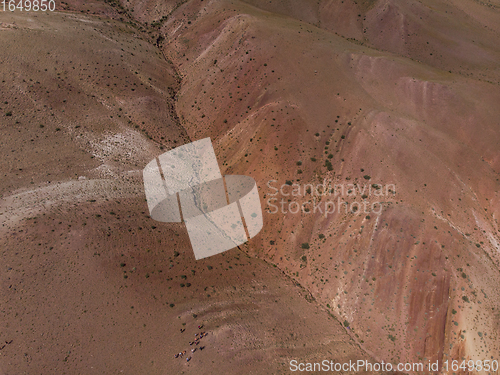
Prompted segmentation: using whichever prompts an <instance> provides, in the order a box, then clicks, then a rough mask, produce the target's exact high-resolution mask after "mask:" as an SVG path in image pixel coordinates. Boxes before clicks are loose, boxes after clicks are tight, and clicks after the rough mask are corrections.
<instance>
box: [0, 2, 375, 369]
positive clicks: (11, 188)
mask: <svg viewBox="0 0 500 375" xmlns="http://www.w3.org/2000/svg"><path fill="white" fill-rule="evenodd" d="M97 5H98V4H97ZM97 5H96V6H95V8H93V9H105V10H106V12H107V13H108V14H114V13H113V9H111V8H108V7H107V6H102V7H99V6H97ZM89 6H90V5H89ZM117 14H119V13H117ZM143 36H144V34H140V33H139V32H137V30H135V29H133V28H132V27H130V26H129V25H125V24H123V23H118V22H115V21H110V20H102V19H98V18H95V17H89V16H86V15H80V14H65V13H54V14H48V15H47V14H38V15H33V14H30V15H24V16H22V15H15V14H10V13H7V14H1V15H0V45H1V46H2V50H3V51H12V53H9V54H4V55H2V57H1V62H2V64H1V69H2V70H1V77H0V81H1V83H0V85H1V86H0V88H1V89H0V102H1V104H0V107H1V110H0V131H1V132H2V133H1V138H0V149H1V155H2V163H1V164H0V170H1V174H2V177H3V178H2V182H1V185H0V255H1V258H2V261H1V263H2V269H1V273H0V278H1V282H0V286H1V292H0V301H1V303H0V305H1V306H2V307H1V309H0V343H1V344H0V373H1V374H32V373H40V374H78V373H85V374H91V373H96V374H116V373H123V374H131V375H132V374H134V375H135V374H178V373H183V372H185V373H206V374H214V373H234V374H248V373H257V374H276V373H280V372H282V373H283V372H287V369H288V363H289V361H290V359H297V360H299V361H319V360H323V359H325V358H328V359H330V360H335V361H339V362H341V363H343V362H348V361H349V360H353V361H354V360H357V359H358V358H370V357H369V356H367V354H366V353H365V352H364V351H363V350H362V349H360V347H359V346H358V345H357V344H356V343H355V341H354V340H352V339H351V338H350V337H349V335H348V334H347V333H346V332H345V329H344V328H343V327H342V325H341V324H340V323H339V321H338V320H336V318H335V317H334V316H333V315H332V314H331V312H328V311H327V310H326V309H325V308H324V307H323V306H322V305H321V304H319V303H317V302H316V301H315V300H314V298H313V297H312V296H311V295H310V293H309V292H308V291H307V290H305V289H304V288H302V287H300V286H299V285H297V284H296V283H295V282H294V281H293V280H292V279H291V278H290V277H288V276H287V275H285V274H284V273H282V272H281V271H280V270H279V269H277V268H274V267H272V266H271V265H269V264H268V263H266V262H264V261H263V260H260V259H256V258H250V257H248V256H247V255H245V254H244V253H242V252H241V251H240V250H238V249H234V250H231V251H230V252H227V253H224V254H221V255H219V256H215V257H211V258H209V259H206V260H203V261H195V259H194V256H193V253H192V250H191V246H190V244H189V241H188V239H187V233H186V230H185V228H184V227H183V226H182V225H180V224H176V225H166V224H162V223H157V222H154V221H153V220H151V218H150V217H149V216H148V213H147V205H146V202H145V198H144V191H143V186H142V173H141V171H142V168H144V166H145V165H146V163H147V162H149V161H150V160H151V159H152V158H153V157H154V156H156V155H159V154H160V153H162V152H164V150H167V149H170V148H173V147H175V146H176V145H180V144H183V143H186V142H189V137H188V135H187V133H186V131H185V130H184V128H183V127H182V126H181V125H180V124H179V120H178V119H177V117H176V115H175V111H174V105H175V100H174V98H175V94H176V92H177V90H178V89H179V81H178V77H177V74H176V71H175V69H174V67H173V66H172V65H171V64H170V63H168V62H166V61H165V59H164V57H163V56H162V54H161V52H160V51H158V50H157V49H156V48H155V47H154V46H153V45H151V44H149V43H148V42H146V41H145V40H144V39H143V38H142V37H143ZM198 325H203V326H204V327H203V331H205V332H207V333H208V336H207V337H205V338H204V339H203V340H202V341H201V345H200V346H203V347H204V349H203V350H198V351H197V352H195V353H193V354H192V360H191V361H190V362H187V361H186V357H184V358H183V359H178V358H177V359H176V358H174V354H176V353H179V352H180V351H182V350H187V351H190V349H191V348H192V347H191V346H190V345H189V342H190V341H192V340H194V338H195V336H194V334H195V333H199V332H201V330H199V329H198V328H197V326H198ZM181 330H185V331H184V332H181Z"/></svg>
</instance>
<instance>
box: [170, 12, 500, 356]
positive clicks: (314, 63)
mask: <svg viewBox="0 0 500 375" xmlns="http://www.w3.org/2000/svg"><path fill="white" fill-rule="evenodd" d="M401 7H402V8H401V9H404V6H403V5H401ZM370 9H371V10H373V8H370ZM370 9H369V10H368V11H371V10H370ZM445 14H446V12H445ZM492 14H493V15H494V14H495V13H492ZM433 17H434V18H436V17H444V16H443V14H442V13H441V12H440V11H439V10H432V11H431V10H429V18H428V20H427V23H426V25H427V27H428V28H429V30H430V29H432V28H439V27H442V28H443V30H446V32H451V33H453V31H452V30H453V28H450V27H451V26H450V27H448V26H447V25H446V24H445V25H441V24H439V23H438V22H437V21H435V22H434V21H433V19H434V18H433ZM450 20H451V18H450ZM462 21H463V22H462ZM462 21H461V22H462V24H461V26H463V27H465V28H467V27H469V28H470V29H471V30H472V31H471V32H473V33H474V34H472V35H473V36H474V38H475V37H476V36H477V37H478V38H477V39H478V40H483V41H484V40H485V34H484V33H483V32H482V31H481V32H479V31H477V33H475V32H474V27H476V26H474V25H476V24H475V22H476V21H473V20H472V21H470V23H467V22H466V20H465V19H463V20H462ZM381 25H382V24H381ZM383 25H384V27H388V25H387V24H386V23H384V24H383ZM447 27H448V29H447ZM485 29H486V28H485ZM160 30H161V32H163V33H164V35H165V42H164V44H163V49H164V51H165V53H166V54H167V56H169V58H170V59H171V60H172V61H173V62H174V64H175V65H176V66H178V68H179V71H180V74H181V75H182V77H183V84H182V87H181V90H180V92H179V94H178V98H179V100H178V102H177V107H176V108H177V111H178V115H179V117H180V119H181V123H182V125H183V126H184V127H185V128H186V130H187V132H188V134H189V135H190V136H191V137H192V138H194V139H199V138H202V137H206V136H210V137H212V139H214V140H215V143H216V144H217V145H218V154H219V157H220V159H221V160H223V163H224V166H225V167H226V168H227V169H226V171H227V173H242V174H250V175H252V176H254V177H256V179H258V181H259V185H260V189H261V193H262V198H263V204H264V205H265V206H268V207H267V208H268V209H269V210H270V211H273V210H274V208H273V207H272V206H270V205H269V204H267V200H268V199H269V198H270V197H271V194H274V192H275V191H274V190H273V189H271V188H269V185H268V181H270V180H277V182H276V183H273V184H274V186H278V187H279V186H280V185H282V184H285V183H286V181H290V183H298V184H299V185H300V184H304V183H321V182H322V181H323V180H324V179H325V178H326V179H327V181H332V182H335V183H337V184H341V183H342V184H344V186H345V187H346V190H348V189H349V185H348V184H353V183H357V184H358V187H357V188H356V191H359V189H363V187H364V185H366V184H368V186H371V185H372V184H376V185H382V186H383V187H386V186H387V185H394V186H395V189H394V190H395V191H396V194H395V195H394V194H392V193H387V191H385V190H384V193H385V194H384V195H383V196H382V197H377V196H376V195H375V194H373V195H371V196H369V197H367V200H368V201H369V202H370V203H373V202H377V201H380V200H383V201H384V202H386V203H385V204H384V209H383V211H382V212H381V213H380V214H377V213H369V214H360V213H359V211H358V212H357V213H354V214H345V212H344V213H338V212H337V213H336V214H331V215H327V216H326V217H325V215H324V213H319V212H317V213H316V214H314V213H313V212H308V213H305V212H303V213H300V212H299V213H298V214H292V213H289V212H288V213H286V214H285V213H283V212H282V209H281V208H280V210H279V212H278V213H276V214H271V213H269V214H268V215H266V219H265V220H266V222H265V229H264V231H263V233H262V234H261V236H260V241H259V242H258V243H255V242H257V241H255V242H254V243H253V246H251V247H250V249H249V253H250V254H253V255H256V256H259V257H263V258H264V259H269V260H271V261H273V262H275V263H276V264H277V265H278V267H280V268H281V269H282V270H284V271H286V272H287V273H288V274H289V275H290V276H291V277H294V278H296V279H297V280H298V281H299V282H300V283H302V284H303V285H305V286H306V287H307V288H309V289H310V290H311V291H313V294H314V295H315V296H317V297H319V298H320V300H321V301H322V302H323V303H324V305H325V306H326V305H327V306H330V308H331V309H332V311H334V312H335V314H336V315H337V316H338V317H339V318H340V320H342V321H343V320H344V319H345V320H347V321H348V322H349V323H350V325H351V326H350V328H351V329H350V330H349V332H350V333H351V334H352V336H353V338H355V339H356V340H358V342H359V343H360V344H362V346H363V348H365V349H366V350H367V351H368V352H370V353H373V354H374V355H375V356H376V357H377V358H382V359H386V360H392V361H395V362H397V361H400V360H406V361H417V360H423V359H424V358H425V359H426V360H427V359H432V360H436V359H439V360H442V359H446V358H451V359H461V357H464V358H472V359H481V358H483V357H487V358H490V357H491V356H493V357H495V356H498V351H499V338H498V336H497V329H496V327H498V319H499V311H498V309H499V307H500V306H499V298H498V291H497V285H498V283H499V281H500V280H499V276H500V275H499V262H500V255H499V242H500V238H499V230H500V229H499V224H498V216H499V214H500V212H499V210H500V205H499V171H500V165H499V161H500V160H499V154H498V145H499V133H498V126H499V124H498V118H499V115H500V113H499V111H498V106H497V105H496V103H498V101H499V99H500V91H499V89H498V87H499V86H498V84H496V83H495V81H494V79H495V74H496V73H495V72H496V70H492V73H491V72H490V73H491V75H489V78H488V80H491V82H485V80H483V79H475V78H474V76H473V75H471V76H470V77H464V74H463V73H464V71H460V72H456V73H454V72H453V71H452V73H450V72H449V71H448V69H446V70H444V69H441V68H442V67H443V66H444V65H446V64H444V65H443V64H442V63H440V62H439V61H440V60H439V58H441V54H443V59H445V58H446V59H447V60H446V61H451V62H456V63H457V64H458V63H460V64H462V65H463V67H464V69H467V68H468V67H469V66H470V69H472V70H474V71H479V70H481V69H483V70H484V71H486V70H485V69H487V68H488V67H489V65H488V64H490V63H491V64H493V65H492V66H493V68H495V69H496V68H497V67H496V66H495V65H494V62H495V61H498V59H497V57H498V54H497V51H496V49H495V48H496V47H495V46H491V45H489V44H488V43H485V44H484V45H483V47H482V48H484V49H485V50H486V51H487V53H488V54H489V55H490V56H495V57H492V58H491V59H490V58H485V57H484V58H481V57H480V56H478V55H477V53H476V54H474V55H472V54H470V55H469V54H468V52H467V48H466V49H465V50H464V52H463V53H458V52H457V50H456V49H449V50H446V49H439V53H440V56H439V58H437V57H433V58H431V57H429V58H428V59H424V58H423V57H421V58H418V56H416V55H411V54H410V57H413V60H412V59H408V58H404V57H401V56H397V55H394V54H390V53H386V52H383V51H379V50H375V49H371V48H368V47H367V46H362V45H360V44H359V43H351V42H349V41H347V40H345V39H343V38H341V37H340V36H338V35H335V34H334V33H331V32H328V31H326V30H321V29H318V28H316V27H314V26H311V25H309V24H307V23H303V22H299V21H297V20H294V19H291V18H287V17H282V16H276V15H273V14H272V13H269V12H267V11H261V10H259V9H257V8H255V7H250V6H247V5H245V4H243V3H237V2H217V3H215V2H214V3H208V4H207V3H199V2H188V3H186V4H184V5H182V6H181V7H179V8H178V9H177V10H176V11H175V12H174V13H173V14H171V15H170V16H169V17H167V18H166V21H165V22H163V27H162V28H161V29H160ZM450 30H451V31H450ZM485 33H493V31H492V30H487V31H485ZM422 35H425V33H424V34H421V37H422ZM456 35H457V34H456ZM495 35H496V34H495ZM457 37H458V36H457ZM384 40H385V41H386V43H387V45H390V46H393V42H391V41H390V39H387V38H385V39H384ZM375 42H376V40H372V41H371V42H370V43H372V44H375ZM467 43H469V42H467ZM467 43H466V44H467ZM417 44H418V43H417ZM417 44H416V45H417ZM367 45H368V44H367ZM488 46H490V47H488ZM428 51H429V50H428ZM471 51H472V50H471ZM394 52H398V53H400V54H402V55H404V53H403V52H402V51H399V50H397V49H394ZM431 52H432V51H431ZM457 53H458V54H457ZM429 56H434V53H433V55H430V53H429ZM417 58H418V59H419V60H421V62H419V61H415V60H416V59H417ZM475 59H476V60H475ZM430 60H432V62H431V61H430ZM443 61H444V60H443ZM482 64H483V65H482ZM484 64H486V65H484ZM488 69H489V68H488ZM490 73H488V74H490ZM329 155H332V156H331V157H329ZM327 161H328V162H330V163H331V167H329V166H328V163H327ZM297 164H300V166H299V165H297ZM329 169H331V170H329ZM299 170H300V172H301V173H299ZM365 176H366V177H365ZM290 190H291V188H290ZM290 190H289V191H288V192H290ZM351 190H354V188H351ZM380 193H381V192H379V194H380ZM301 195H303V196H300V197H291V196H282V195H281V194H280V193H278V195H277V198H278V201H279V199H281V198H284V199H285V207H288V208H290V205H289V202H288V200H289V199H290V200H293V201H297V202H299V203H300V204H301V203H303V202H305V201H308V200H311V201H312V200H313V199H314V198H315V199H316V201H317V200H318V199H321V197H313V196H311V195H308V194H303V193H302V194H301ZM304 195H305V196H304ZM346 195H347V194H346ZM353 195H354V194H351V195H350V196H349V197H346V196H344V197H342V198H343V200H347V201H348V202H349V203H352V202H353V201H355V200H357V201H358V202H360V203H361V201H362V200H363V198H362V195H363V194H362V193H357V194H356V195H355V196H353ZM322 199H323V201H322V202H323V204H324V203H325V202H326V201H328V200H329V197H323V198H322ZM335 202H336V199H335ZM309 207H312V206H309ZM361 207H362V206H361ZM303 244H304V245H303ZM303 247H305V248H303ZM307 247H308V248H307ZM485 333H486V334H485ZM457 356H458V357H460V358H457Z"/></svg>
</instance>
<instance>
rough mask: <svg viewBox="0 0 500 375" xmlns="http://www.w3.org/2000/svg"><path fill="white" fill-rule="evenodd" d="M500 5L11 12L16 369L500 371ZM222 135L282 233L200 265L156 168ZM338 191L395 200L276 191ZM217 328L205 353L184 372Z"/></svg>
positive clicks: (7, 281) (227, 161)
mask: <svg viewBox="0 0 500 375" xmlns="http://www.w3.org/2000/svg"><path fill="white" fill-rule="evenodd" d="M499 6H500V5H499V4H496V3H494V2H490V3H479V2H472V1H461V0H455V1H446V2H441V3H436V2H433V1H422V2H411V1H408V2H402V3H399V2H393V1H377V2H370V3H369V2H362V1H358V2H357V3H356V2H351V1H321V2H298V1H289V2H285V1H283V2H271V3H269V2H264V1H262V2H261V1H253V2H250V1H249V2H236V1H233V2H231V1H219V2H208V1H188V2H183V3H180V2H179V3H175V2H161V4H160V3H159V2H154V1H149V2H145V3H142V2H135V1H131V2H126V3H123V4H122V5H120V6H118V5H117V4H107V5H106V4H103V3H99V2H95V3H88V4H87V3H86V4H82V3H77V2H74V3H70V4H68V5H67V6H66V8H68V9H73V10H78V11H81V12H84V13H89V12H90V13H93V12H95V13H96V14H100V15H102V16H103V17H113V18H114V19H115V21H109V19H107V18H104V20H101V19H98V18H90V17H88V16H84V15H80V14H78V13H60V14H51V15H48V16H45V15H39V16H37V17H36V18H33V19H32V20H31V21H30V20H29V19H28V18H29V17H21V16H12V15H2V16H0V17H1V18H0V22H2V26H1V29H0V33H1V34H0V35H2V36H5V37H3V38H2V39H1V43H2V44H4V46H3V48H2V49H3V50H8V49H9V48H11V49H12V48H15V49H16V51H19V52H18V54H15V55H14V54H13V55H8V56H3V57H2V59H3V60H2V81H5V82H2V83H1V85H2V86H1V90H0V96H1V98H0V99H1V103H4V102H7V104H0V108H1V109H0V115H1V116H2V122H1V123H0V124H1V131H2V137H1V141H0V146H1V147H2V155H3V156H4V162H3V163H2V167H1V168H2V170H1V171H0V172H1V173H2V174H3V175H4V179H3V180H2V182H1V183H0V184H1V191H0V193H1V194H2V197H1V198H2V201H1V206H0V208H1V214H2V215H1V216H0V217H2V239H1V242H0V249H1V250H2V256H3V259H4V260H3V263H4V265H5V270H4V272H2V285H3V286H2V294H1V298H2V306H3V308H2V314H3V317H2V321H3V322H5V323H4V324H3V325H2V328H1V333H0V340H5V341H9V340H13V342H12V343H11V344H8V345H6V347H5V348H4V349H2V350H1V351H0V355H1V361H0V370H1V371H3V372H4V373H32V372H33V371H34V370H37V371H38V372H42V373H54V371H55V372H56V373H63V372H66V373H68V374H70V373H88V372H90V371H89V370H88V369H89V368H91V367H93V368H94V370H95V372H96V373H116V372H119V371H120V370H123V372H124V373H131V374H136V373H152V374H153V373H154V374H156V373H162V374H163V373H168V374H170V373H174V374H175V373H181V372H182V371H185V372H186V373H194V372H195V371H196V370H200V371H203V373H207V374H208V373H233V372H236V373H256V374H263V373H289V370H288V362H289V361H290V360H291V359H298V360H300V361H304V362H306V361H312V360H321V359H325V358H326V359H335V360H337V361H341V362H344V361H348V360H349V359H370V360H372V361H375V360H378V361H382V360H384V361H390V362H393V363H398V362H424V363H427V362H428V361H429V360H431V361H436V360H439V361H443V360H446V359H448V360H450V361H451V360H460V361H461V360H462V359H466V360H469V359H474V360H486V359H496V360H499V359H500V338H499V336H498V332H499V328H500V298H499V292H498V285H500V253H499V251H500V226H499V222H498V220H499V215H500V195H499V188H500V182H499V179H500V175H499V174H500V154H499V152H498V150H499V144H500V133H499V126H500V123H499V119H500V109H499V107H498V103H499V102H500V89H499V82H500V80H499V78H500V77H499V64H498V63H499V61H500V60H499V59H500V53H499V47H498V46H499V45H500V43H499V31H500V30H499V27H498V25H500V22H499V21H500V15H499V13H498V9H499ZM87 8H88V9H87ZM120 18H122V20H123V21H127V22H129V24H123V23H120V22H119V20H120ZM146 23H147V24H146ZM77 32H78V34H76V33H77ZM159 36H162V38H160V39H158V37H159ZM49 40H50V41H51V43H48V41H49ZM75 41H76V42H75ZM149 41H152V42H153V43H156V42H158V44H159V45H160V51H161V52H162V53H160V52H159V50H158V49H156V48H155V47H154V46H153V45H151V43H149ZM80 43H82V44H81V45H80ZM73 61H75V62H77V63H76V64H75V63H73ZM97 63H99V64H97ZM72 64H73V65H72ZM110 65H112V66H110ZM59 66H60V68H59ZM73 68H75V69H73ZM111 68H112V69H111ZM44 69H47V71H45V70H44ZM14 72H15V73H14ZM108 76H109V77H108ZM150 78H151V79H150ZM30 79H32V81H30ZM37 81H38V82H39V83H38V84H37V83H36V82H37ZM115 84H116V86H115ZM108 85H109V86H108ZM42 88H43V89H42ZM70 89H71V91H70ZM132 89H134V91H132ZM66 98H67V99H66ZM64 100H66V102H64ZM87 108H88V109H87ZM8 111H11V112H12V116H4V115H5V114H6V113H7V112H8ZM63 111H64V112H63ZM111 116H113V117H112V118H111ZM16 122H17V123H16ZM40 124H42V125H44V127H43V128H41V127H39V125H40ZM77 126H79V127H78V128H77ZM57 129H59V130H57ZM208 136H209V137H211V138H212V141H213V143H214V147H215V148H216V153H217V156H218V159H219V162H220V166H221V169H222V171H223V172H224V173H227V174H245V175H250V176H252V177H253V178H255V179H256V181H257V182H258V185H259V189H260V194H261V198H262V199H261V203H262V206H263V210H264V228H263V230H262V232H261V233H260V234H259V235H258V236H257V237H256V238H254V239H253V240H251V241H250V242H249V243H248V244H247V245H246V246H244V247H242V250H243V252H241V251H239V250H237V249H235V250H231V251H229V252H227V253H224V254H221V255H218V256H215V257H212V258H209V259H206V260H202V261H195V260H194V257H193V256H192V253H191V250H190V246H189V243H188V241H187V236H186V232H185V230H184V229H183V228H182V226H179V225H168V224H162V223H156V222H154V221H152V220H151V219H149V218H148V217H147V206H146V204H145V202H144V196H143V192H142V181H141V173H140V172H141V169H142V168H143V167H144V166H145V164H146V163H147V162H148V161H149V160H150V159H152V158H153V157H154V156H155V155H158V154H160V153H161V152H163V151H162V150H167V149H170V148H173V147H175V146H176V145H179V144H183V143H186V142H189V141H190V140H196V139H201V138H204V137H208ZM162 137H163V138H162ZM31 139H33V141H32V140H31ZM56 142H57V143H56ZM329 163H331V166H330V167H329V165H330V164H329ZM325 179H326V181H330V182H331V183H332V184H333V183H335V184H343V185H344V186H346V190H347V189H351V190H353V191H354V192H356V193H349V194H348V193H347V192H346V194H345V195H344V196H342V197H341V200H345V201H347V202H349V203H350V204H352V203H353V202H359V203H362V201H363V199H364V198H362V194H363V193H360V189H361V190H362V189H363V187H364V186H365V185H367V186H371V185H372V184H376V185H381V186H382V189H381V190H376V189H375V188H371V189H372V190H371V191H372V193H371V194H370V195H369V196H367V197H366V200H367V201H368V202H370V203H374V202H383V209H382V211H381V212H380V213H377V212H369V213H361V212H360V210H358V211H357V212H354V213H351V212H350V213H346V212H345V211H343V212H341V213H338V212H336V213H334V214H330V215H326V216H325V215H324V214H321V213H314V212H311V211H312V209H311V211H310V212H302V213H297V214H292V213H289V212H288V213H286V214H284V213H274V214H273V213H271V212H272V211H273V207H272V206H271V205H270V204H269V203H268V199H270V198H273V197H276V198H278V200H280V199H281V198H284V199H285V202H286V201H287V200H288V199H292V200H293V201H296V202H299V203H300V204H302V203H304V202H308V201H314V200H316V201H317V200H321V202H323V204H325V202H327V201H330V200H332V201H334V202H335V203H337V199H336V197H335V198H334V197H333V196H318V195H316V196H313V195H314V194H309V193H304V191H302V194H301V196H300V197H293V196H282V195H281V194H278V195H276V196H273V195H272V194H273V193H274V190H273V189H272V188H270V187H269V185H268V181H270V180H276V182H272V183H271V186H278V187H279V186H280V185H283V184H284V185H285V186H286V188H285V193H286V192H290V191H291V190H292V187H289V186H288V185H286V182H287V181H289V183H297V184H299V185H300V186H302V187H303V186H304V184H306V183H309V184H319V183H321V182H323V181H324V180H325ZM48 181H50V183H49V182H48ZM349 184H356V185H349ZM387 186H390V188H391V190H392V191H394V192H395V193H394V194H393V193H392V192H388V191H387V190H385V189H386V188H387ZM375 192H378V193H379V194H380V193H381V192H383V193H384V194H383V195H382V196H377V195H376V194H375ZM367 195H368V194H367ZM94 200H95V201H94ZM287 207H288V203H287ZM309 207H312V206H311V205H310V206H309ZM360 207H363V206H360ZM96 215H100V216H96ZM153 227H155V228H153ZM139 228H142V229H139ZM165 243H166V244H169V246H168V247H165ZM174 252H178V253H179V255H178V256H175V255H176V254H177V253H174ZM272 265H275V266H276V268H274V267H272ZM208 266H210V267H212V269H210V270H209V269H208ZM230 267H231V268H230ZM193 271H194V272H193ZM182 275H184V276H185V278H183V277H182ZM125 276H127V278H125ZM187 283H190V284H191V286H189V287H187V286H186V285H187ZM180 284H183V285H184V287H181V286H180ZM264 285H265V287H264ZM309 293H310V294H309ZM208 295H210V297H208ZM63 296H64V297H63ZM170 304H174V306H173V307H170ZM131 306H134V309H132V307H131ZM193 314H194V315H193ZM195 315H196V318H194V316H195ZM199 322H201V323H203V324H204V325H205V329H206V330H207V331H208V332H209V336H207V338H206V342H207V344H206V350H204V351H201V352H196V353H194V354H193V360H192V361H190V362H189V363H186V362H185V361H184V359H182V360H179V359H174V358H173V354H174V353H176V352H178V351H181V350H183V349H184V346H186V343H185V342H184V341H186V342H187V341H189V339H185V337H188V335H189V337H190V338H191V337H193V335H194V332H196V325H197V324H199ZM182 323H186V325H185V326H182ZM340 323H343V324H340ZM182 327H185V328H186V331H185V332H184V333H182V334H181V333H180V329H181V328H182ZM204 340H205V339H204ZM0 342H1V341H0ZM188 346H189V345H188ZM186 349H188V348H186ZM18 369H21V370H20V371H19V370H18ZM54 369H55V370H54ZM462 373H467V371H462ZM469 373H475V372H474V371H472V372H469ZM477 373H479V372H477Z"/></svg>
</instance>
